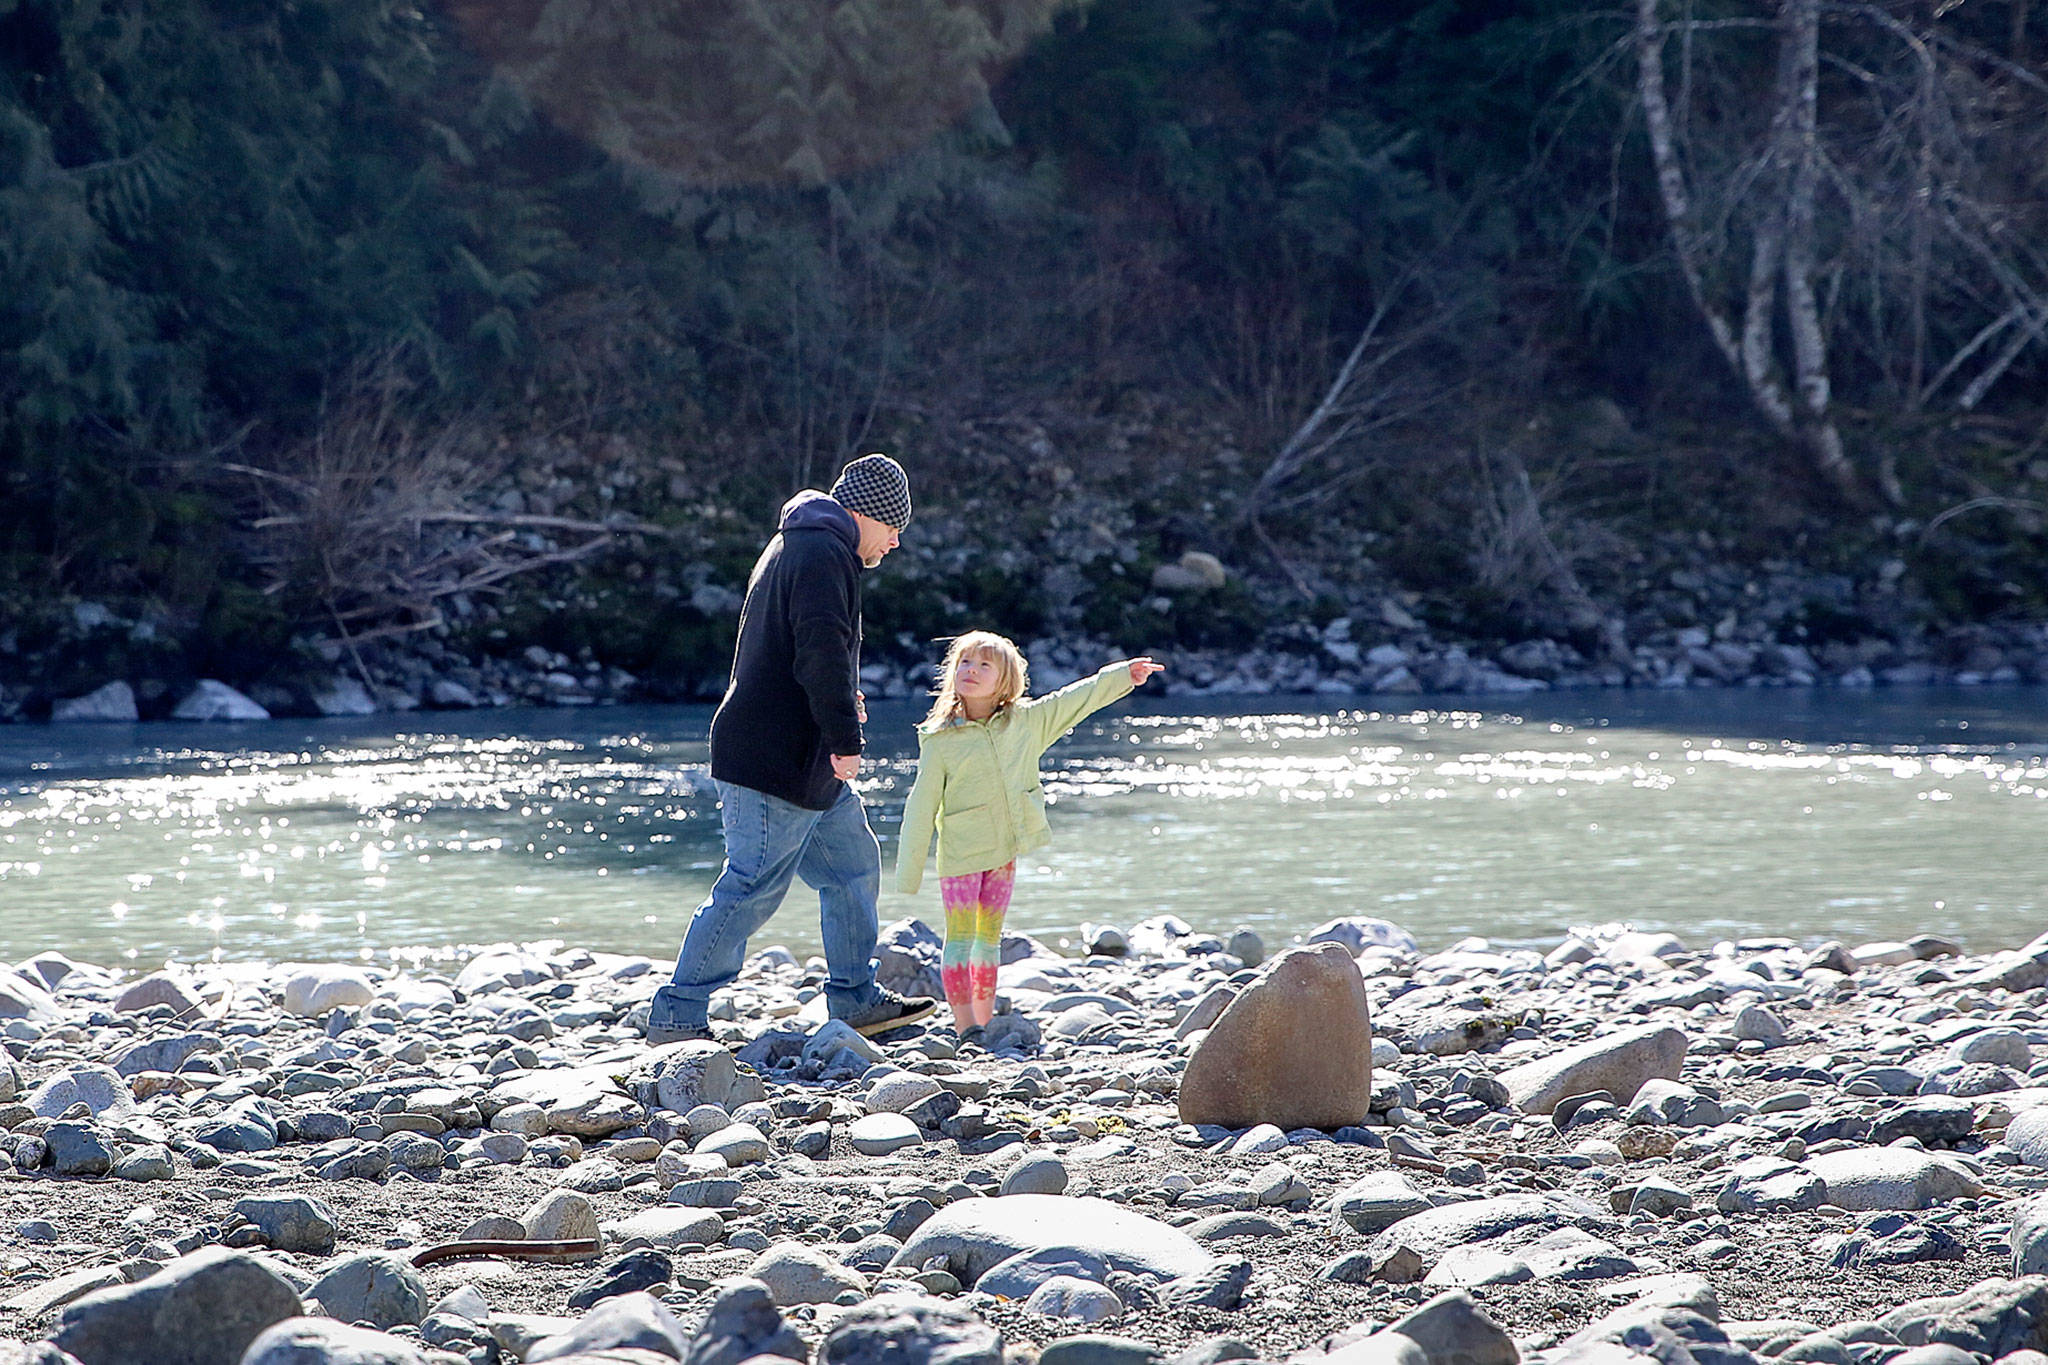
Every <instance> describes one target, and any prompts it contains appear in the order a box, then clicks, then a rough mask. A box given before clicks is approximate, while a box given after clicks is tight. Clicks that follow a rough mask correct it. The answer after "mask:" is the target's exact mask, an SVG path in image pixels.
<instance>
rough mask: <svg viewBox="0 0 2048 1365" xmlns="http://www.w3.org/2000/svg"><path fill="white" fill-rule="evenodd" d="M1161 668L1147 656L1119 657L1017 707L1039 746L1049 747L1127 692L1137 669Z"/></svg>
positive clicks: (1147, 674) (1148, 671)
mask: <svg viewBox="0 0 2048 1365" xmlns="http://www.w3.org/2000/svg"><path fill="white" fill-rule="evenodd" d="M1161 667H1162V665H1160V664H1156V663H1153V662H1152V661H1151V660H1150V659H1119V660H1117V661H1116V662H1115V663H1113V664H1105V665H1103V667H1102V669H1101V671H1099V672H1098V673H1096V674H1095V676H1094V677H1092V678H1083V679H1081V680H1080V681H1079V682H1076V683H1069V684H1067V685H1066V686H1065V687H1062V688H1061V689H1060V690H1059V691H1057V692H1048V693H1046V694H1045V695H1044V696H1042V697H1033V698H1031V699H1030V700H1029V701H1026V702H1022V703H1020V704H1019V705H1018V708H1017V709H1018V711H1019V713H1020V714H1021V716H1022V717H1023V718H1024V719H1025V720H1026V721H1028V722H1029V723H1030V724H1031V725H1032V727H1033V728H1034V731H1035V733H1036V735H1037V738H1038V743H1039V746H1040V747H1041V748H1046V747H1050V746H1051V744H1052V742H1053V741H1054V740H1056V739H1058V738H1059V737H1060V736H1061V735H1064V734H1065V733H1066V732H1067V731H1069V730H1071V729H1073V728H1074V727H1075V726H1076V725H1078V724H1080V723H1081V721H1083V720H1084V719H1086V718H1087V717H1088V716H1090V715H1092V714H1093V713H1094V712H1097V711H1100V710H1101V709H1102V708H1103V707H1105V706H1108V705H1109V704H1110V703H1111V702H1115V701H1122V700H1123V699H1124V698H1125V697H1128V696H1129V695H1131V689H1132V688H1134V687H1136V686H1137V685H1138V682H1139V681H1140V678H1139V673H1140V670H1141V669H1142V670H1143V673H1144V676H1145V677H1147V678H1149V677H1151V676H1152V675H1153V674H1154V673H1157V672H1158V671H1159V670H1160V668H1161Z"/></svg>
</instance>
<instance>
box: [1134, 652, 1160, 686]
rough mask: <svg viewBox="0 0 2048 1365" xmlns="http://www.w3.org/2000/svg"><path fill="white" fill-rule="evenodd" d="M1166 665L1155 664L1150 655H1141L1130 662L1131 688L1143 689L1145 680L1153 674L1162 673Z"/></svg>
mask: <svg viewBox="0 0 2048 1365" xmlns="http://www.w3.org/2000/svg"><path fill="white" fill-rule="evenodd" d="M1165 671H1166V665H1165V664H1162V663H1157V662H1155V661H1154V660H1153V659H1152V658H1151V656H1150V655H1144V654H1141V655H1139V656H1138V657H1137V658H1135V659H1133V660H1131V686H1133V687H1143V686H1144V685H1145V680H1146V679H1147V678H1150V677H1151V676H1152V675H1153V674H1154V673H1164V672H1165Z"/></svg>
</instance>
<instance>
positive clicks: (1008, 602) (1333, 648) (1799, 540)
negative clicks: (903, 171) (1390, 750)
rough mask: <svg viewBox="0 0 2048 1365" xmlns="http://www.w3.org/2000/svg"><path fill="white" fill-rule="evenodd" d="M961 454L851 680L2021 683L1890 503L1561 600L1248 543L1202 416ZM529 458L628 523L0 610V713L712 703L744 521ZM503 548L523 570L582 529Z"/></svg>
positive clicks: (1560, 591)
mask: <svg viewBox="0 0 2048 1365" xmlns="http://www.w3.org/2000/svg"><path fill="white" fill-rule="evenodd" d="M962 439H963V441H964V442H965V448H968V449H981V453H982V454H983V455H985V456H986V457H987V459H988V466H987V472H988V477H986V478H981V479H966V478H964V477H962V476H961V475H959V474H958V473H957V472H951V473H937V474H935V479H934V480H924V481H921V482H920V483H919V485H918V486H919V488H920V490H922V489H923V488H924V487H925V485H926V483H927V482H933V481H936V482H937V483H938V484H939V485H940V486H939V487H937V488H935V489H933V491H932V494H931V498H930V500H929V501H925V500H923V498H922V494H921V500H920V503H919V513H918V517H917V520H916V521H915V522H914V523H913V525H912V528H911V532H910V534H909V535H907V536H906V538H905V541H904V545H903V547H902V549H901V550H899V551H898V552H897V553H895V554H893V555H891V556H890V557H889V559H888V560H887V561H885V562H884V564H883V565H882V567H881V568H880V569H878V570H876V571H875V572H874V573H873V574H870V575H869V576H868V578H867V588H866V599H865V608H866V622H867V638H866V641H865V645H864V651H865V658H866V661H867V667H866V668H865V669H864V670H863V677H864V682H865V685H866V686H867V688H868V690H869V692H870V693H871V694H872V695H875V696H880V697H889V696H900V695H904V694H908V693H919V692H923V691H925V690H926V688H927V687H928V685H929V681H930V670H931V667H932V665H933V664H934V663H935V662H936V661H937V658H938V655H939V653H940V652H941V651H940V650H939V648H938V647H937V646H936V645H935V644H934V643H933V641H934V639H935V637H942V636H945V635H948V634H951V633H954V632H957V631H960V630H964V629H972V628H987V629H996V630H1000V631H1003V632H1004V633H1006V634H1009V635H1011V636H1013V637H1015V638H1016V639H1018V640H1019V641H1020V642H1022V643H1024V644H1025V645H1026V646H1027V653H1028V654H1029V656H1030V658H1031V661H1032V666H1033V674H1034V678H1035V680H1036V681H1037V683H1038V684H1039V685H1041V686H1049V685H1054V684H1057V683H1058V682H1061V681H1064V680H1066V679H1069V678H1072V677H1075V676H1079V675H1080V674H1082V673H1085V672H1088V671H1091V670H1092V669H1094V668H1095V667H1096V666H1097V665H1098V664H1099V663H1100V662H1101V661H1102V660H1104V659H1107V658H1112V657H1117V656H1119V655H1124V654H1131V653H1139V652H1149V653H1152V654H1155V655H1157V656H1158V657H1161V658H1163V659H1165V660H1167V661H1168V663H1169V665H1170V670H1169V672H1168V673H1167V675H1166V676H1165V678H1164V679H1163V682H1162V684H1161V685H1163V686H1164V687H1165V688H1166V689H1167V690H1168V691H1169V692H1179V693H1224V694H1250V695H1261V694H1270V693H1323V694H1332V695H1340V696H1352V695H1368V696H1371V695H1379V696H1388V695H1392V696H1399V695H1403V694H1413V693H1432V694H1501V693H1510V694H1511V693H1516V692H1525V691H1534V690H1540V689H1545V688H1571V687H1590V686H1628V687H1808V686H1843V687H1871V686H1895V685H1896V686H1915V685H1929V684H1962V685H1971V684H1983V683H1990V684H2005V683H2041V682H2048V618H2044V617H2043V615H2042V613H2041V610H2040V604H2039V602H2038V601H2037V600H2036V598H2035V596H2034V593H2035V592H2036V591H2037V590H2036V589H2032V588H2029V587H2028V586H2027V585H2028V584H2029V583H2031V582H2032V581H2033V580H2032V579H2031V578H2030V577H2029V574H2031V573H2032V570H2031V569H2030V568H2026V567H2024V566H2019V567H2014V566H2007V567H2004V568H1999V569H1998V570H1997V571H1996V572H1995V573H1994V572H1993V570H1992V568H1991V567H1987V564H1988V563H1989V562H1988V561H1987V563H1986V564H1980V563H1978V562H1977V560H1976V559H1973V558H1971V556H1970V555H1969V554H1966V553H1964V549H1965V548H1967V547H1958V546H1956V545H1952V544H1950V543H1948V542H1947V541H1945V540H1940V539H1936V540H1930V539H1929V538H1928V533H1927V531H1926V528H1925V527H1924V526H1923V525H1922V524H1921V523H1919V522H1916V521H1914V520H1912V519H1910V518H1904V517H1899V518H1892V517H1880V518H1875V519H1873V520H1872V521H1871V522H1870V523H1869V524H1867V525H1865V524H1863V523H1861V522H1860V521H1859V522H1858V523H1857V524H1856V525H1855V526H1852V527H1844V526H1842V525H1840V524H1838V523H1836V522H1834V521H1831V520H1829V519H1827V518H1824V517H1819V516H1817V515H1809V516H1808V517H1806V518H1805V519H1802V518H1800V517H1799V516H1798V515H1796V514H1794V513H1791V512H1788V511H1787V509H1785V508H1782V507H1777V508H1774V509H1773V510H1772V512H1771V514H1770V515H1765V513H1764V512H1763V511H1761V510H1758V509H1754V508H1752V509H1748V510H1747V511H1745V512H1743V513H1742V514H1741V515H1730V516H1727V517H1725V518H1724V520H1726V521H1727V522H1728V523H1729V524H1728V525H1727V526H1724V527H1722V528H1721V529H1719V530H1718V531H1717V530H1715V529H1711V527H1710V525H1709V524H1708V522H1710V521H1711V518H1708V521H1703V522H1701V523H1700V524H1695V525H1685V526H1673V525H1663V526H1659V527H1656V528H1653V529H1647V530H1646V529H1642V528H1637V529H1635V530H1633V531H1632V532H1631V533H1630V534H1629V535H1628V536H1627V537H1623V536H1622V535H1621V534H1620V533H1619V532H1618V531H1615V530H1612V529H1609V528H1599V530H1600V533H1599V534H1598V535H1593V534H1592V531H1591V529H1589V528H1581V529H1582V530H1584V531H1586V538H1587V544H1586V545H1585V546H1584V547H1582V550H1581V551H1580V552H1577V553H1574V554H1573V555H1571V556H1569V558H1570V560H1571V562H1572V563H1573V564H1574V565H1576V568H1574V569H1573V571H1572V573H1571V574H1570V575H1569V578H1570V582H1569V585H1568V586H1560V585H1559V584H1558V583H1554V582H1549V581H1548V580H1547V579H1546V575H1550V574H1553V573H1554V572H1555V566H1554V565H1553V567H1552V568H1550V569H1544V568H1542V566H1541V565H1540V564H1537V563H1535V562H1534V561H1532V562H1531V564H1528V565H1524V566H1523V567H1522V569H1519V570H1514V571H1512V572H1511V571H1510V569H1511V568H1512V565H1514V564H1516V563H1519V562H1520V561H1519V560H1517V559H1516V557H1515V555H1513V554H1510V553H1508V549H1506V548H1503V547H1501V546H1499V545H1494V546H1492V548H1491V549H1490V550H1489V549H1487V548H1486V547H1485V546H1479V545H1460V544H1446V543H1442V536H1441V528H1439V529H1438V530H1437V531H1430V530H1427V529H1426V528H1421V527H1409V528H1408V529H1406V530H1405V531H1397V530H1389V529H1379V530H1375V529H1372V528H1371V527H1370V526H1368V525H1366V524H1364V523H1358V524H1354V523H1353V522H1352V521H1346V520H1343V519H1337V520H1330V521H1324V522H1319V523H1317V524H1316V525H1315V526H1314V527H1313V528H1312V530H1310V531H1308V532H1306V533H1304V534H1305V538H1304V539H1302V540H1301V541H1300V543H1298V544H1289V545H1286V546H1285V547H1282V548H1283V549H1284V555H1285V558H1284V559H1282V558H1279V557H1277V556H1276V554H1275V553H1274V552H1273V551H1271V550H1269V549H1268V548H1265V547H1261V546H1260V545H1258V544H1256V543H1253V542H1250V541H1248V540H1247V539H1246V536H1245V535H1244V533H1243V532H1242V529H1241V527H1240V526H1239V514H1238V509H1236V507H1235V505H1234V504H1233V503H1232V501H1231V498H1230V497H1229V496H1228V495H1227V493H1225V492H1223V491H1221V490H1227V489H1228V488H1230V487H1233V486H1235V484H1234V483H1233V482H1232V481H1230V480H1225V481H1224V482H1223V483H1222V484H1220V485H1217V484H1213V483H1212V481H1211V480H1209V479H1207V478H1205V477H1201V476H1198V475H1195V474H1192V473H1190V472H1189V468H1190V467H1189V465H1188V460H1189V458H1190V457H1189V456H1188V453H1187V452H1188V451H1189V450H1191V449H1201V450H1215V451H1217V452H1219V453H1217V454H1216V456H1215V458H1216V459H1218V460H1220V461H1222V462H1223V465H1224V467H1235V463H1236V461H1237V457H1236V455H1235V454H1234V453H1233V452H1232V451H1230V450H1229V448H1228V445H1227V442H1226V441H1225V440H1224V437H1223V436H1222V434H1220V433H1218V432H1215V431H1212V430H1209V429H1207V428H1200V427H1197V428H1190V429H1181V428H1174V429H1173V430H1171V431H1161V430H1154V429H1153V428H1152V427H1150V426H1149V425H1147V424H1144V423H1138V422H1134V421H1122V422H1108V424H1107V425H1106V426H1104V427H1102V428H1101V429H1100V430H1097V429H1095V428H1090V429H1089V432H1088V433H1087V434H1085V435H1072V437H1071V439H1072V441H1073V442H1075V443H1077V444H1076V445H1075V446H1074V449H1095V450H1097V452H1098V454H1097V458H1096V460H1095V461H1094V462H1093V464H1091V462H1090V461H1084V460H1081V459H1080V458H1079V457H1078V456H1076V455H1074V454H1073V453H1072V451H1071V450H1069V452H1068V453H1066V454H1062V453H1061V449H1062V447H1061V445H1060V444H1059V443H1056V442H1053V441H1052V440H1051V439H1050V438H1049V437H1048V436H1047V434H1046V433H1045V431H1043V430H1040V429H1037V428H1032V429H1030V430H1026V431H1021V432H1009V433H1007V434H1005V435H1003V437H1002V439H1001V441H999V442H996V445H997V446H999V447H1000V450H998V449H995V448H993V447H991V448H987V449H983V448H982V447H983V446H986V445H987V443H988V442H990V441H993V440H994V439H995V438H994V437H993V436H991V434H990V433H988V432H985V431H976V430H970V431H968V432H967V433H966V434H965V435H964V436H963V437H962ZM977 442H979V443H981V445H977ZM1141 449H1142V450H1144V451H1146V452H1148V453H1146V454H1145V456H1144V458H1142V459H1140V458H1137V457H1136V456H1134V455H1133V454H1132V452H1133V451H1136V450H1141ZM553 458H554V460H555V462H553V463H550V462H549V461H548V460H545V459H541V458H540V457H539V456H535V457H534V459H535V460H536V461H538V463H537V464H533V465H531V466H530V467H524V466H523V467H522V470H521V473H520V475H519V477H518V479H517V480H516V481H515V483H516V486H515V487H508V488H507V489H506V490H505V492H504V496H503V497H502V498H501V502H502V504H503V505H502V506H501V507H499V508H498V509H497V512H498V513H502V514H503V515H505V516H511V517H523V518H539V519H541V520H542V521H548V520H549V519H558V518H569V519H570V520H572V521H574V522H575V523H576V524H579V525H583V526H586V527H587V528H588V529H589V531H590V532H593V533H597V532H601V531H602V528H604V527H605V526H607V525H612V524H617V525H619V526H622V527H629V528H630V527H637V528H641V529H640V530H639V531H634V530H630V529H624V530H619V531H617V532H616V533H615V534H614V536H613V541H612V543H611V545H610V547H609V549H608V550H607V552H606V553H605V554H604V555H601V556H597V557H595V558H593V559H591V560H589V561H587V562H585V563H583V564H580V565H579V567H577V568H576V569H574V570H570V569H554V570H549V571H547V572H544V573H537V574H534V575H532V576H529V577H516V578H511V579H508V580H506V581H504V582H503V583H500V584H496V585H494V586H493V587H492V588H491V589H490V590H489V591H488V592H485V591H474V592H471V591H451V592H450V593H449V594H447V595H446V596H444V597H438V598H436V599H435V601H434V604H433V605H432V607H431V609H430V610H429V609H425V608H423V609H422V611H421V612H420V613H419V614H418V619H409V620H406V621H403V622H398V623H391V622H386V623H384V624H383V625H382V626H379V627H375V628H371V627H364V626H359V627H357V634H356V635H353V636H344V635H343V634H342V633H341V632H339V631H337V630H336V628H335V623H334V622H333V621H332V620H330V619H329V617H328V615H327V614H326V613H323V612H317V611H316V612H312V613H311V614H310V615H305V614H303V613H302V614H301V615H297V616H295V615H293V614H291V611H290V609H288V608H287V607H286V606H285V605H284V604H283V602H282V601H281V600H279V599H276V598H273V597H269V596H265V595H262V594H256V593H252V592H248V591H243V590H239V589H237V590H235V591H233V592H230V591H228V590H227V587H226V586H224V587H223V588H222V590H221V592H220V593H218V594H217V598H218V600H216V601H215V602H214V603H213V604H212V605H211V606H210V607H208V608H206V609H205V610H204V611H196V610H194V609H192V608H185V609H183V610H179V609H174V608H171V607H168V606H166V605H165V604H164V603H163V602H162V601H161V600H159V599H157V598H152V597H144V598H138V599H132V600H131V599H121V598H111V597H110V598H107V599H105V600H95V599H78V598H72V599H62V598H55V597H50V596H46V595H43V594H22V593H17V594H15V595H13V596H7V597H0V719H4V720H13V721H42V720H48V719H55V720H59V721H90V720H100V721H124V720H135V719H144V720H156V719H236V718H244V717H256V716H261V715H278V716H315V715H363V714H371V713H374V712H378V711H412V710H418V709H427V710H434V709H450V710H459V709H468V708H472V707H488V706H506V705H543V706H589V705H605V704H610V703H615V702H634V701H708V700H715V699H716V698H717V696H718V695H719V693H720V692H721V691H722V690H723V688H724V685H725V679H726V674H727V670H728V667H729V664H730V659H731V644H732V635H733V631H734V629H735V627H736V622H737V618H738V609H739V604H740V599H741V593H742V592H743V591H744V587H745V578H746V573H747V570H748V567H749V566H750V565H751V564H752V562H753V559H754V556H755V554H756V553H757V552H758V550H759V548H760V538H761V537H762V536H763V535H764V534H765V530H766V527H767V525H768V523H769V512H770V508H769V507H767V506H758V507H757V506H751V505H749V506H745V507H741V506H735V505H733V502H734V500H735V499H736V497H737V495H736V494H731V493H728V494H725V495H721V496H720V497H718V498H710V497H708V496H705V495H702V494H701V490H699V491H697V492H692V486H678V487H676V488H671V489H667V490H664V489H662V488H660V487H658V486H657V484H656V483H655V482H652V481H649V480H648V479H646V478H644V477H643V476H642V474H639V473H635V472H634V471H633V469H632V468H631V467H630V462H628V463H626V464H621V463H618V462H616V461H613V462H607V461H606V460H604V459H600V458H598V457H596V456H590V457H587V458H572V457H570V456H568V455H564V454H560V453H559V452H558V453H557V455H556V456H555V457H553ZM1083 473H1086V474H1087V475H1088V476H1089V477H1086V478H1084V477H1082V475H1083ZM1239 481H1241V480H1239ZM756 494H758V490H756ZM751 496H755V495H753V494H750V497H751ZM1697 510H1698V511H1699V513H1700V515H1701V516H1702V517H1707V515H1708V509H1706V508H1704V507H1702V508H1700V509H1697ZM478 515H479V516H480V517H482V518H483V521H485V522H488V520H489V518H488V516H486V515H485V514H483V513H479V514H478ZM494 515H495V513H494ZM1233 528H1238V529H1233ZM657 530H658V531H659V532H660V534H659V535H656V534H655V533H654V532H655V531H657ZM494 533H495V532H494V530H493V528H492V527H491V526H490V525H485V524H479V525H477V526H474V527H467V528H463V529H459V530H448V529H444V532H443V535H444V536H445V537H448V538H450V539H449V540H448V543H447V544H446V545H443V544H442V543H441V541H435V542H434V543H433V544H434V547H435V548H436V549H437V551H438V552H444V553H454V552H455V550H457V549H458V548H459V547H460V545H461V544H462V543H464V542H463V539H462V538H463V537H468V536H474V537H488V536H489V535H491V534H494ZM521 535H522V536H523V537H525V538H526V539H528V540H531V541H532V545H531V547H530V548H531V549H532V550H533V552H534V553H536V554H539V555H543V556H544V555H546V554H549V553H552V552H554V551H558V550H562V549H564V548H566V547H568V546H569V545H570V544H571V543H572V542H573V541H574V539H575V537H571V536H569V534H568V533H567V532H561V531H546V530H537V529H527V530H523V531H521ZM551 537H553V538H551ZM1489 543H1490V542H1489ZM1510 548H1511V547H1510ZM1503 556H1505V558H1503ZM1543 562H1544V563H1550V561H1548V560H1545V561H1543ZM2000 562H2001V563H2002V561H2000ZM1503 565H1506V566H1508V567H1503ZM1987 575H1989V576H1988V577H1987ZM1489 583H1490V584H1491V586H1488V584H1489Z"/></svg>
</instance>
